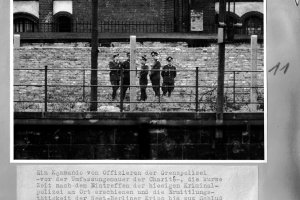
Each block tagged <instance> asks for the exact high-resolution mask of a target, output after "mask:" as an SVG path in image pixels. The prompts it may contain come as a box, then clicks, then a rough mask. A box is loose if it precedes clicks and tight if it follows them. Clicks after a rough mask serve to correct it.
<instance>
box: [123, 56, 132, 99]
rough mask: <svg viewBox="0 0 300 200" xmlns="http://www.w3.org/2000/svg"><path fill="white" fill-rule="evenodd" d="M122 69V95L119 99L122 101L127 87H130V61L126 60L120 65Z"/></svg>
mask: <svg viewBox="0 0 300 200" xmlns="http://www.w3.org/2000/svg"><path fill="white" fill-rule="evenodd" d="M121 67H122V69H123V83H122V84H123V87H122V94H121V98H122V99H124V97H125V94H126V91H127V89H128V87H129V86H130V60H129V59H128V60H126V61H124V62H123V63H122V66H121Z"/></svg>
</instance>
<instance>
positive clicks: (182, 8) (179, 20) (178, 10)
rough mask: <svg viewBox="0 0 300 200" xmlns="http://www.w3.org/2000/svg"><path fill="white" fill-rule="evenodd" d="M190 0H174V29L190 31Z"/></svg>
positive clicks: (176, 30)
mask: <svg viewBox="0 0 300 200" xmlns="http://www.w3.org/2000/svg"><path fill="white" fill-rule="evenodd" d="M190 3H191V2H190V0H174V31H175V32H189V31H190V18H191V17H190Z"/></svg>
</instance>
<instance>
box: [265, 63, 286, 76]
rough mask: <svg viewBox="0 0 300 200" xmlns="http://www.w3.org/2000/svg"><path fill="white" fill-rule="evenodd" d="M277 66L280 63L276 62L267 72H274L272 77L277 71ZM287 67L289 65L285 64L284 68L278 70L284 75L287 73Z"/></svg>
mask: <svg viewBox="0 0 300 200" xmlns="http://www.w3.org/2000/svg"><path fill="white" fill-rule="evenodd" d="M279 66H280V62H278V63H277V65H275V66H274V67H272V68H271V69H270V70H269V72H271V71H273V70H274V75H276V72H277V71H278V69H279ZM289 66H290V63H287V64H286V65H285V66H283V67H282V68H281V69H280V71H282V70H284V71H283V73H284V74H285V73H286V72H287V70H288V68H289Z"/></svg>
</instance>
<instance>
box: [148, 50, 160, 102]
mask: <svg viewBox="0 0 300 200" xmlns="http://www.w3.org/2000/svg"><path fill="white" fill-rule="evenodd" d="M151 56H152V57H153V59H154V63H153V65H152V68H151V72H150V80H151V83H152V88H153V91H154V93H155V96H156V97H158V98H159V96H160V72H159V70H160V68H161V64H160V62H159V61H158V53H157V52H155V51H153V52H151Z"/></svg>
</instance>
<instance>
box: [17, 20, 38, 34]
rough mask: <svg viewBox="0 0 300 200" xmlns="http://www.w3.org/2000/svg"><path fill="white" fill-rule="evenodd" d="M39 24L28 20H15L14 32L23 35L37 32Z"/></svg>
mask: <svg viewBox="0 0 300 200" xmlns="http://www.w3.org/2000/svg"><path fill="white" fill-rule="evenodd" d="M36 31H37V24H36V23H35V22H34V21H32V20H30V19H27V18H18V19H15V20H14V32H15V33H23V32H36Z"/></svg>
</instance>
